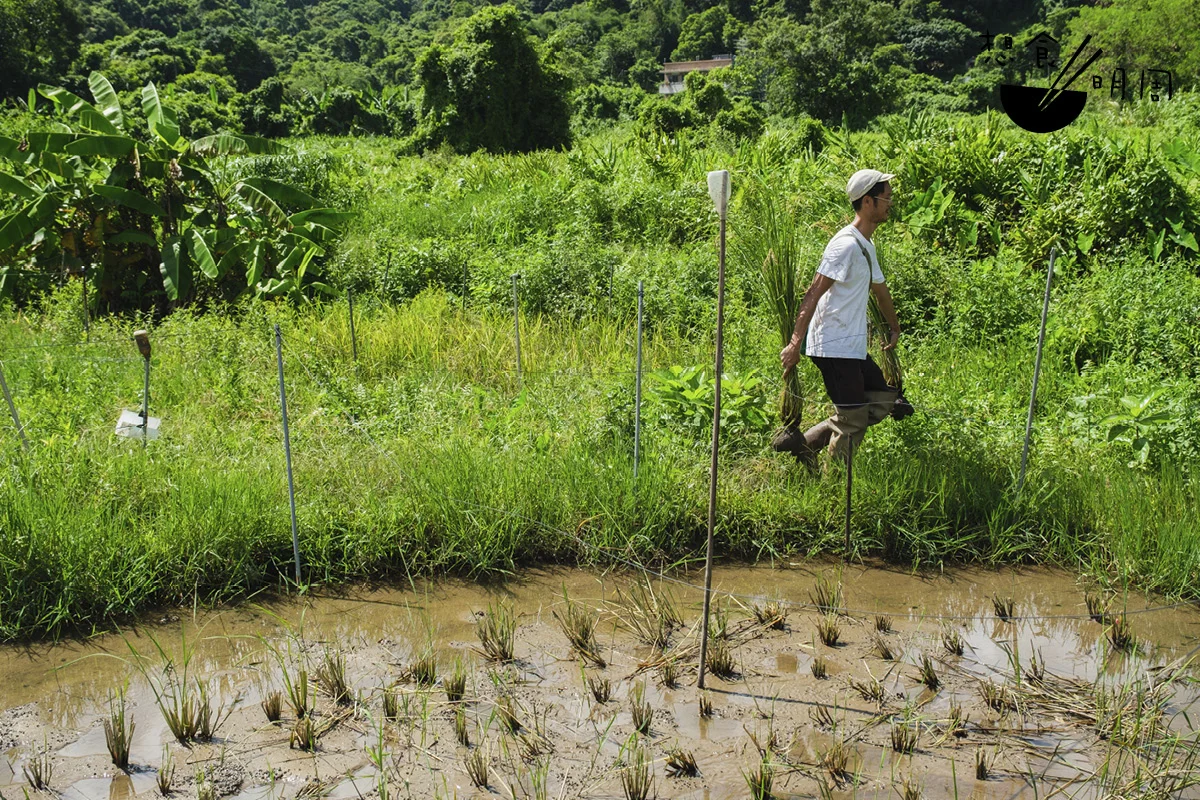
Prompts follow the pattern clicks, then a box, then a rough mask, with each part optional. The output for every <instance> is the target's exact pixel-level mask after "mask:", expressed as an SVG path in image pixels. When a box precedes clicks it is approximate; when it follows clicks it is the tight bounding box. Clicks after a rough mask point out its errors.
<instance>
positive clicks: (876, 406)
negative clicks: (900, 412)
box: [866, 391, 899, 426]
mask: <svg viewBox="0 0 1200 800" xmlns="http://www.w3.org/2000/svg"><path fill="white" fill-rule="evenodd" d="M898 396H899V392H893V391H886V392H867V393H866V398H867V403H868V405H867V425H868V426H870V425H878V424H879V423H880V422H883V421H884V420H885V419H887V418H888V417H889V416H891V414H892V410H893V409H894V408H895V406H896V398H897V397H898Z"/></svg>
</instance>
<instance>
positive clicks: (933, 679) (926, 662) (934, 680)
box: [921, 653, 942, 692]
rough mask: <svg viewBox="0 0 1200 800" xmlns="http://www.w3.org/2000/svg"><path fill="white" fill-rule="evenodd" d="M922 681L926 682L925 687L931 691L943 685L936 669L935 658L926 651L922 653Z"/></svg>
mask: <svg viewBox="0 0 1200 800" xmlns="http://www.w3.org/2000/svg"><path fill="white" fill-rule="evenodd" d="M921 683H923V684H925V688H926V689H928V690H929V691H931V692H936V691H937V688H938V687H939V686H941V685H942V682H941V680H940V679H939V678H938V674H937V670H936V669H934V666H933V659H932V658H930V657H929V656H928V654H926V653H922V654H921Z"/></svg>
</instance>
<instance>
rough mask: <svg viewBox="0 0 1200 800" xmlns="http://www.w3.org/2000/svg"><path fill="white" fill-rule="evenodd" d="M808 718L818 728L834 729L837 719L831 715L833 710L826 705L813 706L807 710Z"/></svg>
mask: <svg viewBox="0 0 1200 800" xmlns="http://www.w3.org/2000/svg"><path fill="white" fill-rule="evenodd" d="M808 718H809V719H811V720H812V722H813V724H814V725H816V726H817V727H818V728H823V729H827V730H835V729H836V728H837V719H835V718H834V716H833V711H832V710H831V709H830V708H829V706H826V705H817V706H813V707H812V708H810V709H809V710H808Z"/></svg>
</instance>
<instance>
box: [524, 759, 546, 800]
mask: <svg viewBox="0 0 1200 800" xmlns="http://www.w3.org/2000/svg"><path fill="white" fill-rule="evenodd" d="M529 788H530V797H531V800H550V760H549V759H546V758H543V759H539V760H538V762H537V763H536V764H534V765H533V768H532V769H531V770H529Z"/></svg>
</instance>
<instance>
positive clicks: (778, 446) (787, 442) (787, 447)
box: [771, 425, 804, 458]
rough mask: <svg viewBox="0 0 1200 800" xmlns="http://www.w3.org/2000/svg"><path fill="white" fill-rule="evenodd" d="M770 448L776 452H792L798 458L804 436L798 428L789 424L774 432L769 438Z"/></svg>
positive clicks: (802, 446) (802, 447)
mask: <svg viewBox="0 0 1200 800" xmlns="http://www.w3.org/2000/svg"><path fill="white" fill-rule="evenodd" d="M771 449H772V450H774V451H775V452H776V453H792V454H794V455H795V456H796V457H797V458H799V457H800V451H802V450H803V449H804V436H803V434H801V433H800V429H799V428H796V427H793V426H790V425H789V426H788V427H786V428H783V429H781V430H779V431H778V432H776V434H775V437H774V438H773V439H771Z"/></svg>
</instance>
